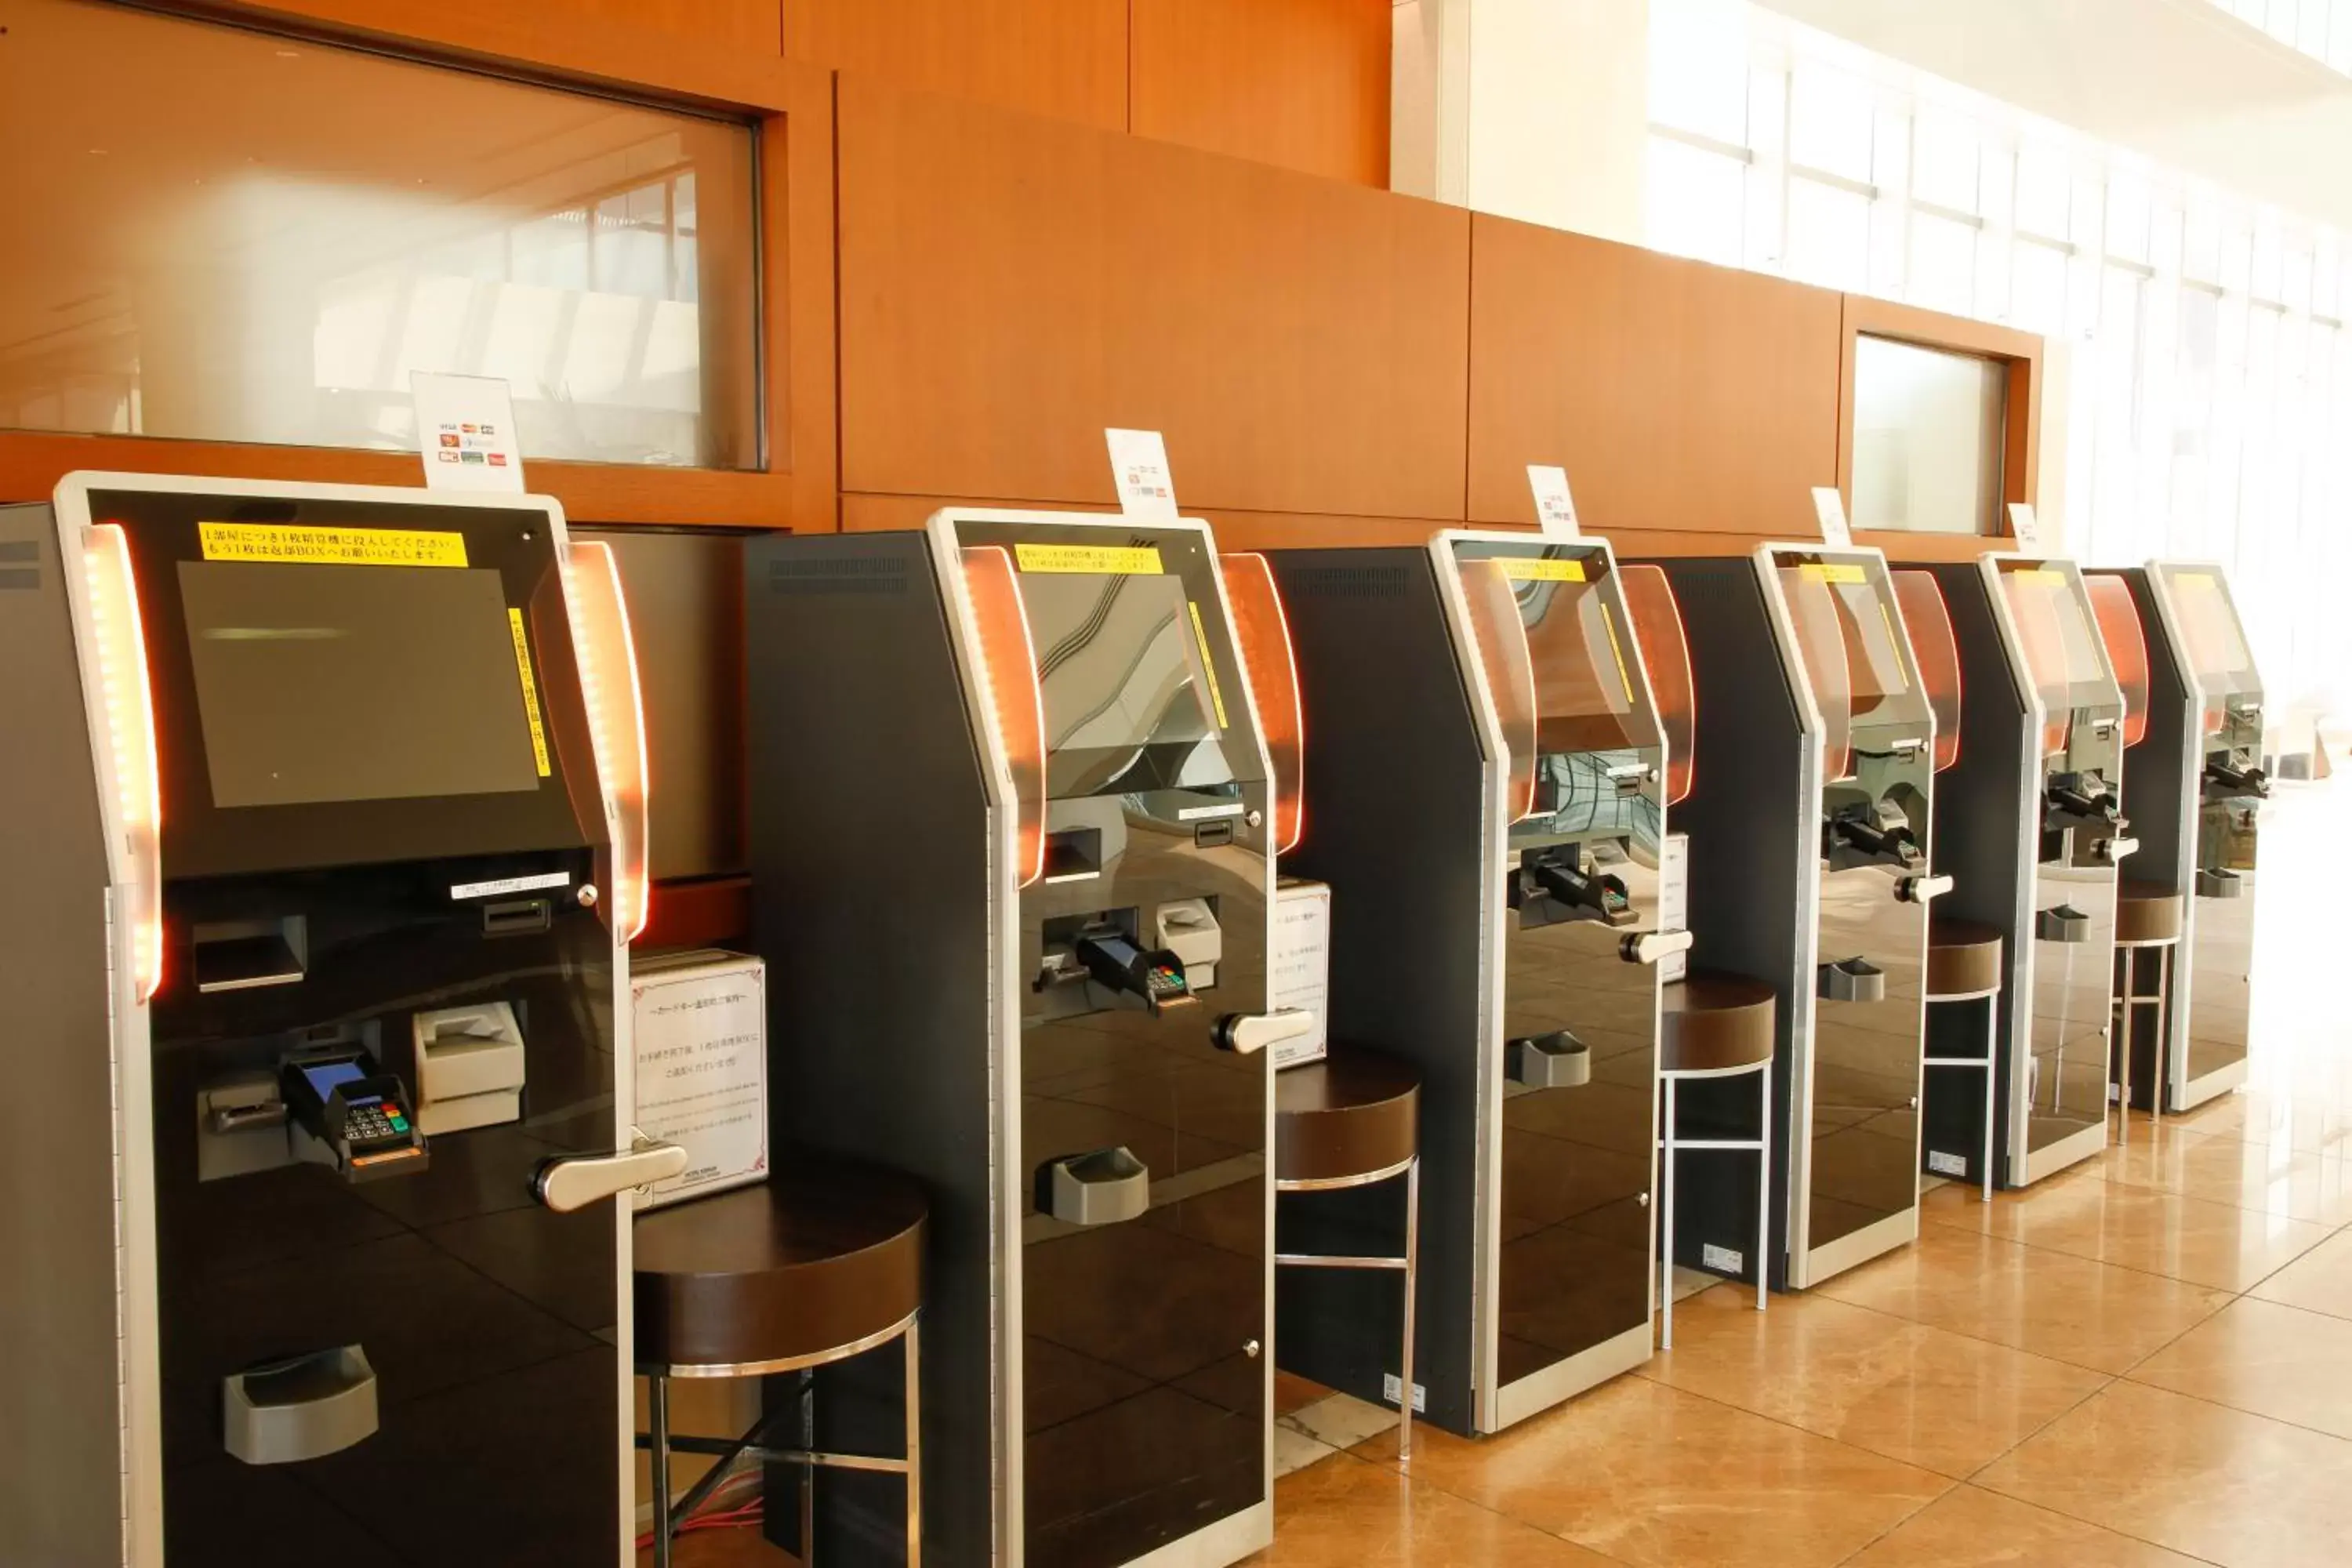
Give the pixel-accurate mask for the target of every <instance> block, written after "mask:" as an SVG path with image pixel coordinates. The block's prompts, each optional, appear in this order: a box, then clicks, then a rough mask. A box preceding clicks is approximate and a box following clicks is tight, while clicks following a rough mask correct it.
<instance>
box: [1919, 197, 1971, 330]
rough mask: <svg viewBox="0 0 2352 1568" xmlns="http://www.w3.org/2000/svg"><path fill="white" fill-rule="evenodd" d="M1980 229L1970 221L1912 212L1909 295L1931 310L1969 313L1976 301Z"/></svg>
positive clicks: (1958, 313) (1961, 313)
mask: <svg viewBox="0 0 2352 1568" xmlns="http://www.w3.org/2000/svg"><path fill="white" fill-rule="evenodd" d="M1976 267H1977V231H1976V229H1975V227H1974V226H1971V225H1969V224H1964V223H1956V222H1954V221H1953V220H1952V219H1950V218H1946V217H1937V216H1936V215H1935V214H1933V213H1927V212H1914V213H1913V214H1912V215H1911V279H1910V283H1911V287H1910V297H1911V300H1912V302H1913V303H1915V304H1919V305H1925V306H1927V308H1928V309H1930V310H1948V311H1951V312H1952V313H1953V314H1955V315H1966V314H1967V313H1968V312H1969V309H1970V307H1972V306H1973V305H1975V303H1976V281H1977V279H1976Z"/></svg>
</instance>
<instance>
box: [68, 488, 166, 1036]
mask: <svg viewBox="0 0 2352 1568" xmlns="http://www.w3.org/2000/svg"><path fill="white" fill-rule="evenodd" d="M82 571H83V575H84V577H85V579H86V580H87V582H88V583H89V604H90V621H91V629H92V631H93V632H94V633H95V634H96V637H95V641H96V642H97V645H98V675H99V686H100V700H101V701H102V702H103V704H104V706H105V709H106V740H107V751H108V754H109V756H110V759H111V760H112V763H113V767H112V772H113V774H114V791H115V799H116V802H117V804H118V805H120V806H121V811H122V831H123V837H124V840H125V845H126V847H127V848H128V850H129V853H130V858H131V866H130V868H129V869H130V875H129V877H127V878H125V879H122V881H121V885H120V889H119V890H120V891H121V894H122V895H123V897H124V898H125V899H126V900H127V902H128V903H129V906H130V907H129V908H128V909H127V910H125V914H126V917H127V918H128V920H129V921H130V925H131V979H132V984H134V986H135V987H136V989H137V992H138V996H139V1000H140V1001H142V1002H144V1001H146V1000H147V999H148V998H150V997H152V996H153V995H154V994H155V993H156V991H157V990H158V989H159V988H160V987H161V986H162V985H163V773H162V770H161V769H160V768H159V767H158V766H157V764H156V761H155V700H154V694H153V692H152V689H150V688H149V685H148V681H147V640H146V635H145V632H144V629H143V628H142V626H141V625H140V619H139V584H138V581H137V579H136V577H135V576H134V575H133V574H132V573H131V542H130V540H129V538H128V537H127V536H126V535H125V534H124V533H123V531H122V525H121V523H116V522H101V523H95V524H93V525H91V526H90V527H89V528H87V529H85V530H84V531H83V532H82Z"/></svg>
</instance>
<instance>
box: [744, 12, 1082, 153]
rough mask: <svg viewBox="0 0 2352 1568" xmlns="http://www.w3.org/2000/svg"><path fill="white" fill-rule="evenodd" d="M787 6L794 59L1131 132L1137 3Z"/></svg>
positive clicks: (787, 36)
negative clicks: (1132, 31) (1132, 23)
mask: <svg viewBox="0 0 2352 1568" xmlns="http://www.w3.org/2000/svg"><path fill="white" fill-rule="evenodd" d="M769 3H770V4H771V5H773V4H775V0H769ZM782 4H783V35H784V52H785V53H786V54H788V55H791V56H793V58H798V59H805V60H814V61H815V62H817V63H818V64H820V65H826V66H832V67H835V68H838V69H842V70H846V71H853V72H856V73H857V74H858V75H861V76H868V77H872V78H875V79H878V80H882V81H887V82H889V83H890V84H892V85H893V86H897V87H901V88H908V89H915V90H918V91H923V92H940V93H952V94H955V95H956V96H958V97H961V98H969V99H974V100H979V101H981V102H983V103H992V104H996V105H998V106H1000V107H1003V108H1007V109H1019V110H1026V111H1027V112H1029V113H1032V114H1042V115H1047V116H1051V117H1052V118H1054V119H1056V120H1075V121H1078V122H1079V123H1081V124H1085V125H1092V126H1096V127H1098V128H1100V129H1102V130H1106V131H1124V130H1126V129H1127V78H1128V0H782Z"/></svg>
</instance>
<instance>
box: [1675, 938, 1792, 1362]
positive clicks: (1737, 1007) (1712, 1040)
mask: <svg viewBox="0 0 2352 1568" xmlns="http://www.w3.org/2000/svg"><path fill="white" fill-rule="evenodd" d="M1778 1014H1779V1003H1778V1000H1777V998H1776V997H1775V996H1774V995H1773V993H1772V988H1771V987H1770V986H1769V985H1767V984H1764V983H1763V982H1762V981H1760V980H1748V979H1744V978H1742V977H1740V976H1738V975H1735V974H1714V973H1706V971H1703V970H1694V971H1692V972H1691V973H1689V974H1688V975H1685V977H1684V978H1683V979H1681V980H1678V981H1675V983H1674V984H1670V985H1668V986H1666V987H1664V991H1663V992H1662V993H1661V995H1660V1003H1659V1013H1658V1022H1659V1029H1658V1079H1659V1081H1660V1083H1662V1084H1663V1085H1664V1090H1665V1098H1666V1105H1665V1111H1664V1114H1663V1115H1662V1116H1661V1117H1660V1118H1659V1127H1660V1132H1661V1136H1660V1137H1659V1139H1658V1152H1659V1162H1660V1166H1661V1171H1660V1180H1659V1183H1658V1195H1659V1205H1658V1209H1659V1213H1658V1225H1659V1226H1660V1232H1659V1234H1660V1235H1661V1236H1662V1237H1664V1249H1665V1267H1664V1268H1662V1269H1661V1270H1660V1271H1659V1282H1658V1283H1659V1295H1660V1297H1661V1298H1662V1301H1661V1305H1660V1310H1659V1335H1658V1344H1659V1347H1660V1348H1661V1349H1664V1350H1672V1349H1673V1348H1674V1343H1675V1268H1674V1264H1675V1155H1676V1154H1679V1153H1682V1152H1684V1151H1685V1150H1695V1149H1729V1150H1745V1151H1748V1152H1752V1153H1753V1154H1754V1155H1755V1156H1756V1310H1758V1311H1759V1312H1760V1311H1762V1310H1764V1302H1765V1299H1766V1297H1767V1296H1769V1294H1770V1292H1771V1289H1772V1270H1771V1265H1770V1259H1771V1256H1772V1031H1773V1026H1774V1024H1775V1022H1776V1021H1777V1018H1778ZM1742 1073H1754V1074H1755V1075H1756V1082H1757V1086H1758V1089H1757V1121H1756V1126H1757V1134H1756V1136H1755V1137H1753V1138H1684V1137H1682V1136H1680V1129H1679V1126H1678V1117H1677V1114H1676V1107H1675V1089H1676V1088H1677V1087H1679V1086H1680V1085H1681V1084H1682V1083H1683V1082H1684V1081H1685V1080H1686V1079H1711V1078H1738V1076H1740V1075H1741V1074H1742Z"/></svg>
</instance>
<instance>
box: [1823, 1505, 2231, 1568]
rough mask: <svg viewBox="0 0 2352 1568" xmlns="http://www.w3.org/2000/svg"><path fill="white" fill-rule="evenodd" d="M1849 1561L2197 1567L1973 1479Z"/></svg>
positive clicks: (1986, 1566) (1958, 1567)
mask: <svg viewBox="0 0 2352 1568" xmlns="http://www.w3.org/2000/svg"><path fill="white" fill-rule="evenodd" d="M1846 1562H1847V1563H1848V1564H1850V1568H1996V1565H1999V1568H2196V1564H2197V1559H2195V1558H2193V1557H2183V1556H2181V1555H2180V1554H2179V1552H2168V1551H2166V1550H2165V1549H2164V1548H2163V1547H2161V1546H2152V1545H2150V1544H2148V1543H2147V1542H2145V1541H2135V1540H2133V1539H2132V1538H2131V1537H2130V1536H2127V1535H2118V1534H2116V1532H2115V1531H2111V1530H2102V1529H2100V1528H2099V1527H2098V1526H2097V1525H2095V1524H2085V1523H2084V1522H2083V1521H2081V1520H2078V1519H2069V1518H2068V1517H2066V1516H2065V1515H2064V1514H2063V1513H2053V1512H2051V1511H2050V1510H2048V1509H2043V1508H2035V1507H2034V1506H2033V1505H2032V1504H2031V1503H2022V1502H2019V1501H2017V1500H2015V1499H2013V1498H2005V1497H2001V1496H1999V1495H1998V1494H1996V1493H1993V1492H1989V1491H1984V1490H1981V1489H1979V1488H1976V1487H1954V1488H1953V1489H1951V1490H1950V1491H1948V1492H1946V1493H1945V1494H1944V1495H1943V1496H1942V1497H1939V1498H1937V1500H1935V1501H1934V1502H1931V1503H1929V1504H1928V1505H1927V1507H1926V1508H1923V1509H1921V1510H1919V1511H1918V1512H1917V1513H1915V1514H1913V1515H1912V1516H1911V1517H1910V1518H1909V1519H1906V1520H1905V1521H1903V1522H1902V1523H1901V1524H1899V1525H1897V1526H1895V1529H1893V1530H1892V1531H1888V1532H1887V1533H1886V1534H1885V1535H1883V1536H1881V1537H1879V1538H1878V1539H1877V1540H1876V1541H1874V1542H1871V1543H1870V1545H1868V1546H1866V1547H1864V1549H1863V1551H1862V1552H1861V1554H1860V1555H1858V1556H1854V1557H1850V1558H1848V1559H1846Z"/></svg>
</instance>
